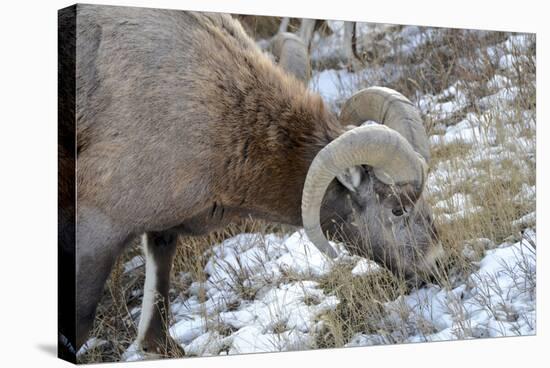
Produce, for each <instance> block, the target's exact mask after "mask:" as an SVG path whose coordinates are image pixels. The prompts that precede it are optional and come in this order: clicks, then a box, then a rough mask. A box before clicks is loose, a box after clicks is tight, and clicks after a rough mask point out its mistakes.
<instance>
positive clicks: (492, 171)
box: [80, 17, 536, 363]
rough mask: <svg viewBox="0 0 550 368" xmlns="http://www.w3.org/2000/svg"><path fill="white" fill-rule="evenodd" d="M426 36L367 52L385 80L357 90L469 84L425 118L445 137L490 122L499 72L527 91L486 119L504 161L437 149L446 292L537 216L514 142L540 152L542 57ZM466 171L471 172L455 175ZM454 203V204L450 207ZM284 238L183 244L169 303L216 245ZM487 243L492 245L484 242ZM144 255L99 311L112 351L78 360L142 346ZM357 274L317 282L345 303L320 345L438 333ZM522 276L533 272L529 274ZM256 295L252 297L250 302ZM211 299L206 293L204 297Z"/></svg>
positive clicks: (254, 23)
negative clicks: (536, 114) (391, 73)
mask: <svg viewBox="0 0 550 368" xmlns="http://www.w3.org/2000/svg"><path fill="white" fill-rule="evenodd" d="M275 25H277V27H278V22H277V21H276V19H273V18H269V19H268V18H266V19H263V18H258V17H253V18H251V19H248V20H247V27H248V28H251V27H252V28H253V29H254V32H253V33H254V34H255V35H256V36H258V35H259V36H263V35H264V33H269V32H272V29H276V28H277V27H275ZM400 29H401V27H399V26H394V27H393V28H392V30H395V31H399V30H400ZM422 31H423V32H425V38H426V39H427V41H426V42H425V43H424V44H423V45H422V46H420V47H418V48H417V49H416V50H415V52H413V53H412V54H410V55H407V56H402V54H400V53H390V52H364V53H363V57H364V62H365V64H366V65H368V66H369V68H371V69H372V70H374V71H377V70H378V71H379V73H370V74H369V76H368V78H367V77H364V76H363V77H360V78H358V79H357V80H356V81H354V86H353V88H354V89H353V90H357V89H359V88H362V87H365V86H371V85H385V86H388V87H391V88H394V89H396V90H398V91H401V92H403V93H404V94H405V95H407V96H410V97H412V98H413V99H414V98H415V97H419V96H422V95H425V94H432V95H437V94H440V93H441V92H442V91H444V90H445V89H446V88H448V87H450V86H451V85H453V84H454V83H455V82H457V81H462V82H461V84H460V86H459V87H457V88H459V89H460V91H461V92H462V93H463V94H464V96H466V103H465V104H464V107H463V108H462V109H461V110H460V111H458V112H453V113H452V114H450V115H437V114H429V113H428V114H426V115H425V116H424V118H425V121H426V124H427V130H428V132H429V133H430V132H431V133H440V132H442V131H444V129H445V127H446V126H449V125H453V124H455V123H456V122H458V121H460V120H461V119H462V118H464V117H465V116H466V114H467V113H476V114H483V113H484V111H486V109H485V107H484V106H481V105H480V101H481V100H482V99H483V98H484V97H485V96H488V95H491V94H492V93H494V92H495V91H494V90H491V89H490V88H488V86H487V82H488V81H490V80H491V79H492V78H493V77H494V76H495V75H497V74H499V75H505V76H506V77H507V78H508V80H509V81H510V88H512V87H513V86H515V87H516V88H518V89H519V91H520V92H519V93H518V97H517V98H516V99H515V100H514V103H513V104H512V105H509V106H507V107H506V109H502V111H500V113H498V114H494V115H493V116H489V118H488V120H487V122H486V124H487V125H488V127H490V128H494V129H495V130H496V137H497V138H496V145H497V146H500V147H503V148H504V151H503V157H504V159H502V160H498V161H496V160H494V159H493V157H491V156H490V155H488V154H487V152H485V151H480V150H479V149H478V146H477V144H476V143H457V142H453V143H449V144H442V145H441V144H439V145H436V146H433V147H432V163H431V167H432V172H431V175H432V176H433V177H432V179H431V183H434V184H436V185H437V188H438V189H437V190H432V189H433V188H429V191H428V200H429V201H430V202H431V203H432V204H433V205H434V208H435V210H434V211H435V214H436V218H438V219H439V221H438V222H439V234H440V237H441V241H442V243H443V245H444V248H445V249H446V250H447V253H448V255H449V256H448V259H447V260H446V263H445V264H444V265H441V267H440V269H439V270H438V272H436V275H435V280H436V282H438V283H439V284H440V285H442V286H447V287H452V285H453V284H454V283H456V282H457V280H465V279H466V278H467V277H468V276H469V275H470V274H471V272H472V271H473V270H474V268H475V263H472V261H475V260H479V259H480V258H481V257H482V255H483V253H484V251H485V249H486V248H487V244H488V243H491V244H499V243H502V242H503V241H506V240H508V241H511V240H519V239H520V238H521V236H522V235H521V230H523V227H524V226H522V225H517V224H514V220H517V219H518V218H520V217H521V216H523V215H525V214H527V213H530V212H532V211H534V209H535V202H534V199H532V200H526V201H517V200H514V198H515V197H516V196H517V195H518V193H520V191H521V189H522V186H523V185H524V184H525V183H526V184H528V185H534V184H535V166H534V164H533V163H531V161H527V160H525V157H527V156H528V155H529V152H527V151H526V150H525V147H523V146H521V145H514V144H510V142H512V143H513V142H514V139H516V138H519V137H523V138H525V139H526V140H527V141H528V142H530V143H532V144H534V134H535V131H534V127H532V126H528V125H526V124H525V119H524V118H523V117H522V113H523V111H525V110H534V106H535V97H536V90H535V50H534V48H532V49H530V50H528V52H527V53H525V52H521V55H523V56H524V57H522V58H519V59H520V62H518V63H516V64H515V65H514V68H513V69H512V71H503V70H501V69H499V66H498V63H495V60H494V58H492V57H490V55H489V54H488V52H487V50H488V49H492V50H494V52H497V53H498V52H504V51H503V50H499V48H501V47H503V46H502V42H503V41H504V40H505V39H506V38H507V37H508V36H509V34H506V33H500V32H482V31H460V30H447V29H428V28H423V29H422ZM403 42H404V41H403V40H402V39H401V38H400V37H399V33H398V32H386V33H384V34H380V35H376V37H374V38H373V41H371V44H370V46H371V49H372V50H388V51H389V50H396V51H399V50H401V49H402V47H403ZM514 52H515V53H520V51H519V50H515V51H514V50H512V53H514ZM395 55H398V56H395ZM389 65H391V66H394V67H395V68H398V69H399V70H400V71H401V74H400V76H399V77H398V78H396V79H389V78H388V73H387V72H388V66H389ZM330 66H333V65H332V64H330V65H325V66H323V65H317V67H318V68H319V67H320V68H322V67H330ZM349 89H350V86H349V85H342V91H341V95H342V96H349V94H350V93H351V92H353V90H351V91H350V90H349ZM440 102H443V101H440ZM476 153H478V155H477V156H476ZM484 155H486V156H484ZM479 156H481V157H479ZM533 161H534V160H533ZM442 167H446V168H448V169H449V171H450V172H451V173H452V174H451V175H441V173H442V172H444V171H442V169H441V168H442ZM460 172H464V173H466V174H465V175H457V174H456V173H460ZM468 173H470V174H468ZM472 173H474V175H472ZM456 193H462V194H464V195H467V196H469V198H470V199H471V204H470V206H472V207H475V208H477V210H475V211H474V210H472V211H468V212H467V215H465V216H463V217H456V218H452V219H451V220H447V217H446V215H448V214H449V213H447V212H452V211H448V209H447V210H446V209H441V208H436V207H437V206H436V205H437V203H439V202H440V201H443V200H448V199H449V198H450V197H452V196H453V195H454V194H456ZM452 205H453V204H452V203H451V207H452ZM284 231H288V229H284V228H281V227H280V226H277V225H269V224H263V223H259V222H254V221H248V222H244V223H242V224H239V225H232V226H230V227H228V228H227V229H224V230H223V231H221V232H218V233H214V234H211V235H209V236H206V237H201V238H189V239H180V240H179V242H180V247H179V249H178V253H177V257H176V262H175V265H174V274H175V275H180V274H181V273H187V274H188V275H189V277H188V278H181V277H177V278H176V277H174V278H173V280H177V281H175V282H174V284H173V288H172V290H171V295H172V296H173V297H174V298H175V297H176V296H178V295H185V293H186V290H187V287H188V286H189V284H190V283H191V281H199V282H201V281H205V280H206V276H207V275H205V272H204V266H205V263H206V261H207V259H208V255H209V253H208V250H209V248H210V246H211V244H215V243H219V242H220V241H222V240H223V239H226V238H228V237H231V236H233V235H236V234H239V233H242V232H260V233H268V232H284ZM480 238H483V239H486V240H479V239H480ZM466 250H468V251H469V252H466ZM138 254H140V250H139V247H137V245H136V246H133V247H131V248H130V249H129V250H128V252H127V253H126V254H125V255H124V257H123V259H122V260H121V261H120V262H119V263H117V265H116V267H115V269H114V271H113V273H112V275H111V277H110V279H109V281H108V283H107V287H106V289H105V295H104V297H103V299H102V301H101V304H100V306H99V309H98V313H97V318H96V321H95V325H94V329H93V331H92V333H91V336H96V337H98V338H100V339H103V340H106V341H108V343H106V344H103V345H101V346H99V347H97V348H94V349H91V350H90V351H89V352H87V353H86V354H84V355H83V356H81V357H80V361H81V362H83V363H91V362H101V361H116V360H119V359H120V357H121V355H122V353H123V352H124V351H125V349H126V348H127V347H128V346H129V345H130V344H131V343H132V341H133V339H134V338H135V336H136V332H137V325H136V323H137V320H138V319H137V316H138V314H137V312H138V309H137V308H138V307H139V303H140V296H141V295H142V294H141V292H142V287H143V281H144V272H143V271H144V270H143V268H144V267H140V268H138V269H136V270H134V271H132V272H126V273H125V272H123V264H124V262H127V261H128V260H129V259H131V258H132V257H134V256H136V255H138ZM350 270H351V265H340V266H338V267H335V268H334V269H333V271H332V272H331V273H330V274H329V275H328V276H325V277H323V278H322V279H320V280H318V281H319V282H320V284H321V287H322V289H323V290H324V291H325V293H328V294H334V295H336V296H337V297H338V299H339V300H340V303H339V305H338V307H337V308H336V309H335V310H334V311H332V312H328V313H326V314H324V315H322V316H321V317H320V320H322V321H323V328H322V329H321V330H320V331H319V332H318V333H317V334H316V336H315V344H314V346H313V347H315V348H326V347H340V346H344V345H345V344H347V343H348V342H349V341H350V339H351V338H352V337H353V336H354V335H356V334H357V333H364V334H377V335H380V336H382V337H383V341H381V342H382V343H397V342H401V341H404V340H405V339H406V337H407V336H409V333H410V329H411V325H412V324H414V327H415V328H416V329H417V330H420V331H422V332H423V333H425V334H426V335H429V334H430V333H433V332H434V331H435V329H434V326H432V325H431V324H430V322H428V321H423V320H421V319H420V320H419V319H418V318H413V317H414V315H413V314H411V311H410V310H408V309H406V308H401V309H399V308H397V309H396V310H394V312H395V311H397V313H398V314H400V319H398V320H399V321H401V323H396V322H395V321H396V319H395V318H393V319H388V318H386V317H387V314H388V310H387V308H383V306H384V305H385V303H389V302H392V301H395V300H396V299H398V298H399V296H402V295H405V294H407V293H408V292H409V291H410V286H408V285H407V283H406V282H405V280H402V279H399V278H397V277H396V276H394V275H392V274H391V273H390V272H387V271H384V272H380V273H377V274H374V275H369V276H360V277H357V276H353V275H352V274H351V272H350ZM510 272H516V273H517V272H519V273H521V272H522V270H521V269H519V270H518V269H514V270H510ZM524 272H525V273H527V272H530V271H528V269H527V267H526V268H525V270H524ZM527 276H528V277H527V278H528V279H529V278H530V279H531V280H532V284H530V285H523V286H522V287H524V288H525V290H526V292H531V293H534V290H535V286H536V284H535V281H534V275H527ZM289 278H290V279H291V278H292V275H289ZM487 287H491V285H487ZM241 293H242V295H243V298H245V299H246V298H247V296H246V294H247V290H242V291H241ZM251 297H253V295H249V296H248V298H251ZM204 300H206V295H203V301H204ZM457 305H458V304H456V305H455V304H453V303H452V301H450V302H449V305H448V308H449V309H450V310H453V313H454V314H456V315H457V316H459V315H460V313H463V311H462V310H461V309H460V308H459V307H457ZM495 313H501V312H497V311H495ZM216 328H218V329H219V330H220V331H219V332H220V333H221V334H228V333H229V332H230V331H229V332H228V331H224V330H223V326H217V327H216ZM460 331H461V332H460V333H462V334H463V336H462V337H469V336H475V337H482V336H477V335H476V334H477V332H476V329H475V326H463V328H462V329H461V330H460Z"/></svg>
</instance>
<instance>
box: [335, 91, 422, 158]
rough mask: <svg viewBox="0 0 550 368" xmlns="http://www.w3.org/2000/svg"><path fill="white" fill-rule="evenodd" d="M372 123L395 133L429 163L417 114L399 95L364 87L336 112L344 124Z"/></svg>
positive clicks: (406, 100) (407, 101)
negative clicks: (369, 121)
mask: <svg viewBox="0 0 550 368" xmlns="http://www.w3.org/2000/svg"><path fill="white" fill-rule="evenodd" d="M367 120H372V121H375V122H377V123H380V124H384V125H385V126H387V127H389V128H391V129H393V130H395V131H397V132H399V133H400V134H401V135H402V136H403V137H405V139H406V140H407V141H408V142H409V143H410V145H411V146H412V147H413V148H414V150H415V151H416V152H418V153H419V154H420V155H422V157H424V160H425V161H426V163H428V162H429V161H430V149H429V144H428V137H427V135H426V130H425V129H424V124H423V123H422V120H421V119H420V114H419V113H418V111H417V109H416V108H415V107H414V105H413V104H412V102H411V101H409V100H408V99H407V98H406V97H405V96H403V95H402V94H401V93H399V92H397V91H395V90H393V89H390V88H385V87H370V88H365V89H363V90H361V91H359V92H357V93H355V94H354V95H353V96H351V97H350V98H349V99H348V100H347V101H346V103H345V104H344V106H343V107H342V110H341V112H340V122H341V123H342V124H344V125H348V124H350V125H361V124H362V123H364V122H365V121H367Z"/></svg>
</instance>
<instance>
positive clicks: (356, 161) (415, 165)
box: [302, 125, 427, 258]
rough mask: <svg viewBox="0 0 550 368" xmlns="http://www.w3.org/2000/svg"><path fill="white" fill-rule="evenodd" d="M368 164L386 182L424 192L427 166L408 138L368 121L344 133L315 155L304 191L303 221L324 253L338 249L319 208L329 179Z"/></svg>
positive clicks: (331, 255)
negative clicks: (323, 224)
mask: <svg viewBox="0 0 550 368" xmlns="http://www.w3.org/2000/svg"><path fill="white" fill-rule="evenodd" d="M358 165H369V166H371V167H372V168H373V171H374V174H375V175H376V177H377V178H378V179H379V180H381V181H382V182H383V183H385V184H390V185H406V184H408V185H410V186H411V187H410V188H411V189H412V193H421V192H422V188H423V186H424V181H425V178H426V170H427V166H426V163H425V161H424V159H423V158H422V157H420V156H419V155H418V154H417V153H416V152H415V150H414V149H413V147H412V146H411V145H410V144H409V142H407V140H406V139H405V138H404V137H403V136H402V135H401V134H400V133H398V132H396V131H395V130H393V129H391V128H389V127H387V126H384V125H365V126H361V127H357V128H354V129H352V130H349V131H347V132H345V133H343V134H342V135H341V136H339V137H338V138H336V139H335V140H333V141H332V142H331V143H329V144H328V145H326V146H325V147H324V148H323V149H322V150H321V151H319V153H318V154H317V155H316V156H315V158H314V159H313V162H312V163H311V166H310V167H309V170H308V173H307V176H306V180H305V183H304V189H303V192H302V222H303V225H304V229H305V231H306V234H307V235H308V237H309V239H310V240H311V241H312V242H313V244H315V245H316V246H317V248H319V250H321V251H322V252H324V253H325V254H327V255H328V256H330V257H332V258H334V257H335V256H336V253H335V251H334V249H333V248H332V247H331V246H330V244H329V243H328V240H327V239H326V237H325V235H324V234H323V232H322V230H321V223H320V211H321V202H322V200H323V196H324V194H325V191H326V189H327V187H328V186H329V184H330V182H331V181H332V180H333V179H334V178H335V177H336V176H337V175H340V174H341V173H342V172H343V171H344V170H345V169H347V168H349V167H352V166H358Z"/></svg>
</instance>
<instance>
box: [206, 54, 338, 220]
mask: <svg viewBox="0 0 550 368" xmlns="http://www.w3.org/2000/svg"><path fill="white" fill-rule="evenodd" d="M240 56H241V57H240V58H239V59H241V60H242V61H243V62H245V63H247V64H248V67H247V68H245V69H242V71H241V73H239V74H238V75H236V74H231V73H230V74H226V75H223V77H222V76H220V77H219V79H218V80H217V82H216V83H215V91H211V92H212V93H214V94H216V95H217V96H218V98H220V97H221V96H223V97H221V99H222V100H223V102H224V103H223V104H220V105H219V106H222V108H221V109H220V110H214V111H210V113H211V114H213V115H214V116H212V118H213V121H219V123H220V127H219V128H220V129H219V130H218V129H215V130H214V131H216V130H217V131H220V132H222V131H223V134H219V135H216V136H215V137H213V139H214V145H215V146H216V147H223V149H222V150H219V151H217V152H220V153H221V155H220V156H219V157H218V159H219V161H220V163H221V165H222V167H221V170H222V172H225V173H227V175H223V176H222V177H218V178H212V179H213V180H214V181H215V182H216V186H217V187H218V190H217V192H218V193H223V194H224V197H225V198H222V199H221V200H222V202H224V203H227V205H228V206H231V207H239V208H243V209H246V210H250V211H252V212H254V213H255V214H256V215H260V217H264V218H266V219H268V220H274V221H280V222H284V223H290V224H295V225H299V224H300V223H301V216H300V212H301V210H300V205H301V196H302V188H303V184H304V180H305V177H306V174H307V170H308V168H309V165H310V163H311V161H312V160H313V158H314V157H315V155H316V154H317V153H318V152H319V150H321V149H322V148H323V147H324V146H325V145H326V144H328V143H329V142H330V141H332V140H333V139H334V138H336V137H337V136H338V135H340V134H341V127H340V125H339V123H338V121H337V120H336V119H335V117H334V116H333V115H332V114H331V113H330V112H329V111H328V110H327V109H326V107H325V106H324V103H323V101H322V99H321V98H320V97H319V96H318V95H316V94H313V93H311V92H309V91H307V89H306V88H305V86H304V85H303V84H302V83H301V82H299V81H297V80H296V79H294V78H292V77H289V76H287V75H286V74H284V73H283V72H282V70H281V69H280V68H279V67H274V66H273V64H271V62H270V61H269V60H267V59H266V58H264V57H263V55H260V56H258V55H257V54H255V53H250V54H244V55H240ZM221 125H223V129H222V126H221Z"/></svg>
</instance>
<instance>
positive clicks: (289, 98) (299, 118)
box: [77, 7, 341, 233]
mask: <svg viewBox="0 0 550 368" xmlns="http://www.w3.org/2000/svg"><path fill="white" fill-rule="evenodd" d="M102 9H106V8H97V7H91V8H86V7H85V8H83V9H82V11H81V12H80V13H79V14H80V16H81V19H87V18H88V17H91V15H92V14H93V15H94V16H95V17H96V19H95V22H98V21H99V22H100V21H104V22H105V24H103V25H100V27H101V35H102V38H101V47H100V48H99V50H97V51H96V52H97V53H100V54H102V55H103V56H104V57H105V58H108V60H100V61H102V62H101V63H96V64H95V67H96V68H97V69H98V70H97V72H96V73H97V74H96V75H101V79H99V80H98V79H92V80H83V78H82V77H84V78H85V77H87V76H86V75H80V76H79V77H81V78H79V82H80V86H82V90H85V89H93V92H94V93H93V94H92V95H89V94H86V95H85V96H84V97H83V98H81V97H82V95H81V94H79V99H78V106H79V114H78V136H77V138H78V145H79V156H78V168H79V170H78V199H79V201H80V203H83V204H86V205H92V206H94V207H97V208H99V209H101V211H102V212H104V213H105V214H106V215H107V216H109V217H112V218H116V219H117V222H119V223H120V225H122V226H124V227H126V228H128V230H129V231H130V232H132V233H139V232H143V231H146V230H164V229H167V228H171V227H173V226H177V225H184V224H185V221H186V220H187V219H191V218H193V217H195V216H196V215H197V214H200V213H201V212H203V211H207V210H208V209H211V208H214V207H224V208H227V209H229V213H227V215H229V214H230V212H232V210H239V211H238V212H243V211H244V212H250V213H254V214H257V215H260V216H261V217H266V218H267V219H269V220H277V221H281V222H285V223H291V224H295V225H299V224H300V222H301V218H300V199H301V191H302V186H303V181H304V178H305V175H306V172H307V169H308V167H309V164H310V162H311V160H312V159H313V157H314V156H315V154H316V153H317V152H318V151H319V150H320V149H321V148H322V147H323V146H324V145H326V144H327V143H328V142H330V141H331V140H332V139H333V138H335V137H336V136H338V135H339V134H340V132H341V130H340V129H341V128H340V126H339V124H338V123H337V121H336V119H335V118H334V117H333V116H332V115H331V114H330V113H329V111H327V110H326V109H325V108H324V105H323V102H322V100H321V99H320V97H319V96H317V95H313V94H311V93H310V92H308V91H307V90H306V89H305V87H304V86H303V85H302V84H300V83H298V82H297V81H296V80H294V79H293V78H290V77H288V76H287V75H286V74H285V73H284V72H282V71H281V70H280V69H279V68H278V67H276V66H274V65H273V63H272V62H271V61H270V60H268V58H267V57H265V56H264V55H263V54H262V53H261V52H260V51H259V50H258V49H257V48H256V46H255V45H254V44H253V43H252V42H251V41H250V39H249V38H248V36H246V34H245V33H244V32H243V30H242V28H241V26H240V25H239V23H237V22H235V21H233V19H231V17H230V16H228V15H221V14H202V13H201V14H198V13H184V12H175V11H153V10H145V9H139V10H137V9H132V8H125V9H120V8H112V9H111V8H109V10H108V11H102ZM89 13H92V14H90V15H88V14H89ZM128 13H130V14H128ZM105 18H107V19H105ZM95 22H94V24H93V27H97V26H96V24H97V23H95ZM99 22H98V23H99ZM133 22H136V24H139V25H140V27H137V26H136V27H135V28H132V27H131V26H125V25H128V24H132V23H133ZM83 23H84V24H83V26H82V27H80V28H79V31H80V32H79V34H80V35H82V36H83V37H82V38H80V39H79V40H81V39H82V43H84V42H88V40H87V39H86V38H89V29H88V27H87V26H86V23H87V22H86V21H83ZM144 23H145V25H143V24H144ZM113 24H114V25H113ZM181 24H183V25H184V26H181ZM161 27H162V28H161ZM128 28H130V29H128ZM150 29H154V30H156V31H158V33H161V35H159V37H166V38H160V39H159V40H155V41H156V42H154V43H152V44H151V45H150V46H151V47H152V48H151V49H150V50H149V49H145V50H144V49H143V48H140V49H135V48H133V47H131V46H129V45H130V41H131V40H134V39H135V38H143V41H145V42H140V45H141V44H143V43H145V44H146V45H145V46H147V44H148V43H150V41H149V40H150V39H151V38H153V36H152V35H151V34H150V33H148V32H147V31H149V30H150ZM178 32H181V34H180V35H179V36H178ZM109 33H110V34H109ZM86 36H87V37H86ZM113 36H118V37H119V38H118V39H113V38H114V37H113ZM168 36H169V37H168ZM140 41H142V40H140ZM163 43H166V44H167V45H163ZM83 47H87V46H84V45H83ZM164 47H166V48H168V47H170V48H172V49H171V50H170V51H167V55H166V56H165V58H166V60H163V59H162V56H163V55H160V56H159V58H158V60H150V59H151V55H148V53H155V52H160V53H162V52H163V48H164ZM103 49H104V50H103ZM158 50H160V51H158ZM86 54H87V53H84V54H83V58H82V59H84V57H85V56H86V57H87V56H88V55H86ZM144 54H145V55H144ZM144 57H145V59H146V60H140V59H144ZM177 59H182V60H181V61H179V62H178V61H177ZM136 60H137V61H138V63H135V61H136ZM84 62H86V61H85V60H80V61H79V64H81V63H84ZM146 62H147V63H146ZM175 69H180V70H179V71H178V70H175ZM121 77H124V78H122V80H121ZM82 92H83V93H84V91H82Z"/></svg>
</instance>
